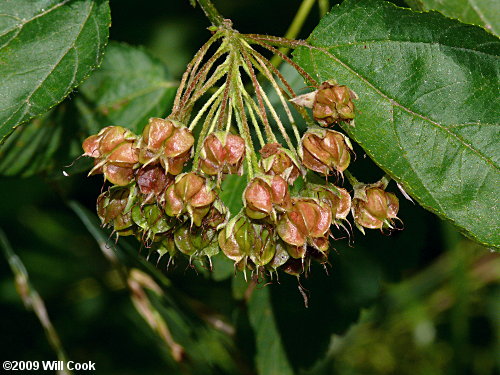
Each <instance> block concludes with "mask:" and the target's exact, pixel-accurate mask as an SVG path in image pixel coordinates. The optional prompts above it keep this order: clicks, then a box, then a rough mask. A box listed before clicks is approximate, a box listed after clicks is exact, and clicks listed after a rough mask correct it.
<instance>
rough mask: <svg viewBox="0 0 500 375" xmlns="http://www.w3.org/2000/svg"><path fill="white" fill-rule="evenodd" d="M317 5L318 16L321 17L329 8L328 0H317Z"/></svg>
mask: <svg viewBox="0 0 500 375" xmlns="http://www.w3.org/2000/svg"><path fill="white" fill-rule="evenodd" d="M318 5H319V16H320V18H323V17H324V16H325V15H326V14H327V13H328V9H330V0H318Z"/></svg>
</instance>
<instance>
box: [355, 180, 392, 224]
mask: <svg viewBox="0 0 500 375" xmlns="http://www.w3.org/2000/svg"><path fill="white" fill-rule="evenodd" d="M398 210H399V201H398V198H397V197H396V196H395V195H394V194H392V193H389V192H387V191H385V190H384V189H382V188H381V187H377V186H373V185H364V186H362V187H361V188H358V192H357V193H356V195H355V198H354V199H353V202H352V212H353V216H354V222H355V223H356V225H357V226H358V227H359V228H360V229H362V228H361V227H364V228H368V229H382V228H386V227H387V228H391V227H392V224H393V221H394V219H396V218H397V214H398Z"/></svg>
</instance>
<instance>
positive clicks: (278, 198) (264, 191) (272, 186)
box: [243, 176, 291, 219]
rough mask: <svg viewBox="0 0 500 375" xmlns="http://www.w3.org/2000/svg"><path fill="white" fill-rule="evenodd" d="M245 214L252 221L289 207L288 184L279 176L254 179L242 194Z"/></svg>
mask: <svg viewBox="0 0 500 375" xmlns="http://www.w3.org/2000/svg"><path fill="white" fill-rule="evenodd" d="M243 199H244V204H245V213H246V214H247V215H248V216H249V217H250V218H252V219H263V218H265V217H267V216H270V215H271V216H272V217H274V216H275V215H273V213H274V211H275V209H278V210H280V211H283V210H285V209H287V208H288V207H289V206H290V203H291V200H290V194H289V192H288V183H287V182H286V181H285V179H283V177H281V176H262V177H256V178H254V179H253V180H252V181H250V183H249V184H248V186H247V187H246V189H245V191H244V193H243Z"/></svg>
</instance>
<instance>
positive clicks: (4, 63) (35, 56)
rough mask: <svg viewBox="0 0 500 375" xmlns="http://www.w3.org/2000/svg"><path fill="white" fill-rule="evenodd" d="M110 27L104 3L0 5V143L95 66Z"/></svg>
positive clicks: (11, 1) (72, 0)
mask: <svg viewBox="0 0 500 375" xmlns="http://www.w3.org/2000/svg"><path fill="white" fill-rule="evenodd" d="M109 24H110V15H109V6H108V2H107V1H105V0H78V1H77V0H65V1H60V0H58V1H57V0H43V1H42V0H3V1H2V2H0V77H2V80H1V81H0V92H1V93H2V95H0V140H5V137H6V136H7V135H8V134H9V133H10V132H11V131H12V129H13V128H14V127H16V126H17V125H19V124H21V123H23V122H26V121H28V120H29V119H31V118H33V117H35V116H37V115H40V114H42V113H44V112H46V111H47V110H48V109H50V108H51V107H53V106H54V105H56V104H57V103H59V102H60V101H61V100H62V99H64V97H66V96H67V95H68V94H69V93H70V92H71V91H72V90H73V88H75V87H76V86H78V85H79V84H80V83H81V82H82V81H83V80H84V79H85V78H86V77H87V76H88V75H89V73H90V72H91V71H92V70H93V69H94V68H95V67H97V66H98V65H99V63H100V61H101V58H102V54H103V51H104V46H105V44H106V42H107V40H108V28H109Z"/></svg>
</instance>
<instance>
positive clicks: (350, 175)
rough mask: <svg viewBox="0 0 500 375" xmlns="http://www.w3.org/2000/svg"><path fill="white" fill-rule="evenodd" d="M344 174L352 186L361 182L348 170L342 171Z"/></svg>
mask: <svg viewBox="0 0 500 375" xmlns="http://www.w3.org/2000/svg"><path fill="white" fill-rule="evenodd" d="M344 176H346V177H347V179H348V180H349V183H350V184H351V185H352V187H356V186H357V185H361V184H362V183H361V182H359V181H358V180H357V179H356V177H354V176H353V175H352V174H351V172H349V171H348V170H345V171H344Z"/></svg>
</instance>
